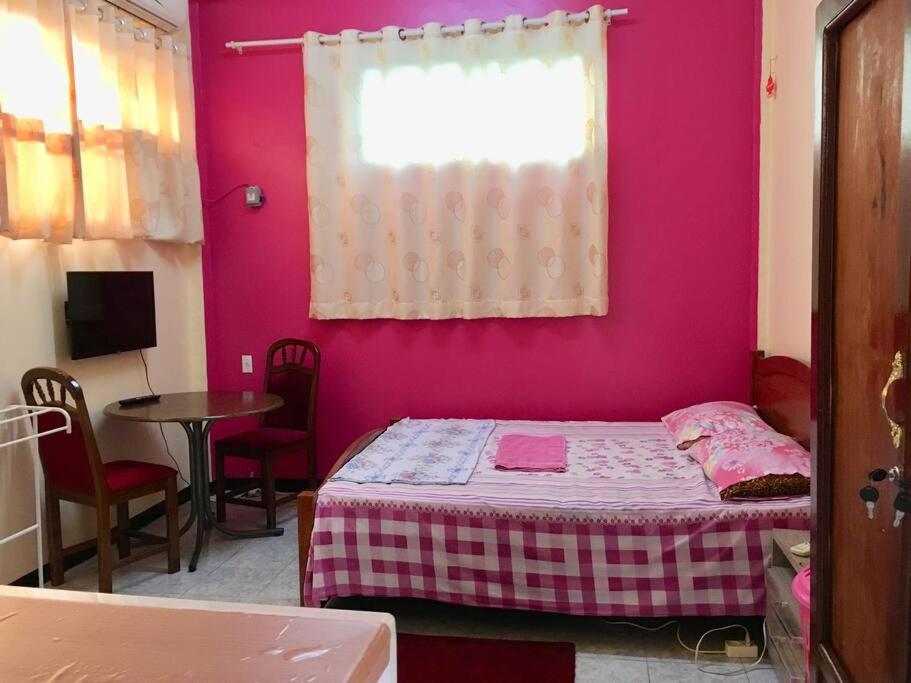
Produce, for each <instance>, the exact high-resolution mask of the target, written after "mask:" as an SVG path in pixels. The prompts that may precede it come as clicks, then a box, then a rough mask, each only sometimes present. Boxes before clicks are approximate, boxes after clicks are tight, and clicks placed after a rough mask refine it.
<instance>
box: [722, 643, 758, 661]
mask: <svg viewBox="0 0 911 683" xmlns="http://www.w3.org/2000/svg"><path fill="white" fill-rule="evenodd" d="M724 654H725V655H726V656H727V657H728V658H729V659H756V658H757V657H758V656H759V646H758V645H757V644H756V643H748V642H747V641H745V640H726V641H724Z"/></svg>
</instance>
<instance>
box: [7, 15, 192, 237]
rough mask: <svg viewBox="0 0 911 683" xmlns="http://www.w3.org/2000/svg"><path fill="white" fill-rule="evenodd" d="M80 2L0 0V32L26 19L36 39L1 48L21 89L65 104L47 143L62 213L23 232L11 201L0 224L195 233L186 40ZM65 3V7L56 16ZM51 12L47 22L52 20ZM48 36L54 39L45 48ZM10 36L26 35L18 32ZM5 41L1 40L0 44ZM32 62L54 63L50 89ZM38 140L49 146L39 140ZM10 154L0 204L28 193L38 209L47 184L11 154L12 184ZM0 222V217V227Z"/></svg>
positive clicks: (47, 233) (42, 174) (10, 231)
mask: <svg viewBox="0 0 911 683" xmlns="http://www.w3.org/2000/svg"><path fill="white" fill-rule="evenodd" d="M82 4H83V5H84V7H82V6H79V5H77V4H73V3H70V2H64V1H63V0H37V1H35V0H28V1H27V2H26V0H0V33H2V32H3V31H8V32H10V33H11V34H14V33H15V32H16V30H17V26H18V25H20V24H23V23H24V24H26V25H27V26H29V27H30V28H31V29H32V31H33V33H35V34H36V35H41V36H43V37H44V41H45V44H42V43H41V42H40V41H35V43H34V46H33V47H32V48H31V49H30V51H28V52H26V53H25V55H23V50H22V49H21V48H15V47H13V48H6V49H9V50H10V54H11V55H13V54H15V58H16V63H19V64H22V67H21V68H20V69H19V71H21V72H22V74H23V76H22V78H23V81H24V83H25V86H23V87H25V88H27V90H28V91H29V92H36V91H38V92H40V93H41V95H42V97H43V98H45V99H43V100H42V106H45V107H47V103H48V102H50V101H52V100H53V101H56V99H60V100H61V101H62V102H64V103H65V105H64V106H65V115H63V116H58V117H57V118H56V119H55V121H58V123H57V125H58V126H62V129H63V130H64V131H65V132H66V134H67V135H66V140H67V141H69V143H68V144H67V145H66V146H64V145H63V143H62V142H60V143H56V144H57V147H60V148H61V149H63V150H64V151H65V152H66V154H65V166H66V173H65V176H66V179H67V185H66V186H67V188H68V191H69V194H68V195H67V200H68V201H67V204H66V211H67V213H66V215H67V218H68V220H67V222H66V223H63V221H62V219H57V221H56V223H55V225H56V224H59V225H60V227H59V228H57V229H39V230H36V229H31V228H29V229H28V230H24V229H22V227H21V224H22V220H21V219H18V224H19V225H20V227H19V228H18V229H17V228H16V226H17V221H16V220H14V219H13V216H12V211H10V214H11V215H10V219H9V221H8V222H7V223H5V224H8V225H9V228H7V229H6V230H5V231H4V232H0V234H6V235H7V236H9V237H13V238H22V237H37V238H43V239H47V240H50V241H55V242H68V241H70V240H72V239H73V238H74V237H75V238H84V239H134V238H142V239H150V240H163V241H173V242H187V243H194V242H199V241H201V240H202V235H203V230H202V207H201V200H200V191H199V170H198V165H197V161H196V143H195V137H194V125H195V124H194V120H193V100H192V81H191V75H190V62H189V55H188V51H187V46H186V45H176V44H175V43H174V42H173V41H172V39H171V38H170V37H168V36H162V37H156V36H155V34H154V31H153V30H152V29H151V28H150V27H145V26H140V25H138V24H134V21H133V20H132V19H131V18H130V17H129V16H128V15H125V14H123V13H122V12H120V11H118V10H115V8H114V7H113V6H112V5H110V4H108V3H106V2H101V1H100V0H84V2H83V3H82ZM14 5H16V6H17V7H15V8H14V7H13V6H14ZM52 8H54V9H55V11H54V12H51V9H52ZM64 12H67V13H68V14H69V15H68V17H67V21H66V22H65V21H64ZM51 15H53V18H54V21H50V16H51ZM67 24H68V28H69V32H67ZM4 42H5V41H4ZM48 42H50V44H51V45H53V46H54V47H55V48H58V46H59V48H58V49H55V50H53V51H52V50H50V49H49V48H48V47H47V43H48ZM67 42H69V46H67ZM19 43H22V44H24V45H30V44H31V43H30V42H29V41H27V40H19V41H17V45H18V44H19ZM67 47H69V48H70V54H71V55H72V59H71V60H69V59H68V58H67ZM3 50H4V46H3V44H0V53H2V51H3ZM0 63H10V62H6V61H5V60H4V61H3V62H0ZM42 64H46V65H47V66H46V70H48V71H53V73H54V75H55V77H56V81H53V82H51V86H52V87H42V88H41V89H38V88H35V87H34V86H33V85H31V84H33V83H34V81H35V80H36V79H37V78H38V75H39V73H43V72H39V71H36V69H37V68H38V67H37V66H36V65H38V66H40V65H42ZM10 71H11V70H10ZM70 79H72V85H73V88H72V89H73V92H74V93H75V95H74V98H75V111H74V112H72V110H71V106H72V105H71V101H70V82H71V81H70ZM10 80H13V79H12V78H11V77H10V75H9V73H8V70H7V69H5V68H3V69H0V109H2V110H3V111H4V112H5V113H6V112H7V110H8V111H9V113H11V114H13V117H15V116H16V109H17V108H18V105H17V101H16V100H15V98H12V99H10V98H8V97H7V96H6V91H7V90H9V89H8V88H4V87H3V83H4V82H5V81H10ZM41 80H42V82H45V81H44V79H41ZM14 84H15V83H14ZM58 108H59V107H58ZM42 116H49V114H47V113H43V114H42ZM8 118H10V117H6V116H5V117H4V119H3V121H4V127H3V133H4V139H5V140H6V139H8V138H12V137H13V132H12V129H11V127H10V126H9V125H7V123H6V122H7V119H8ZM33 118H38V119H41V116H38V117H33ZM13 120H15V118H13ZM74 130H75V131H76V132H77V133H78V135H77V139H78V144H77V145H76V146H75V149H74V148H73V145H72V142H71V140H72V137H71V134H72V132H73V131H74ZM19 137H22V136H19ZM47 139H48V140H49V141H50V139H51V138H50V136H47ZM47 146H48V148H50V143H49V142H48V144H47ZM20 147H21V145H20ZM4 149H5V150H8V149H9V145H5V147H4ZM17 151H18V149H13V152H17ZM20 156H21V155H20ZM58 156H61V157H62V156H64V155H63V154H60V155H58ZM16 159H17V156H16V155H15V154H12V153H6V154H5V155H4V157H3V160H4V161H5V163H4V167H5V168H6V170H7V173H6V180H5V182H0V209H2V207H3V206H5V205H9V206H11V207H13V206H21V205H22V203H23V197H28V198H30V199H32V206H34V207H35V209H36V211H38V210H40V211H44V212H48V211H49V210H50V208H49V207H53V206H55V205H54V204H53V203H50V202H49V201H48V197H46V196H45V195H47V193H48V190H49V188H48V187H46V186H44V179H45V178H47V177H48V174H47V172H46V171H45V168H44V167H42V168H37V167H35V166H34V165H32V166H30V167H27V168H23V166H22V164H21V163H18V164H17V165H16V166H15V167H14V168H15V170H17V171H18V173H17V174H16V175H15V176H14V180H15V182H10V173H9V168H10V166H11V165H12V164H11V160H12V162H15V161H16ZM55 168H56V167H55ZM74 179H75V180H74ZM2 180H3V178H2V176H0V181H2ZM61 183H63V181H62V180H61ZM58 203H59V202H58ZM0 216H2V214H0ZM0 220H2V219H0ZM3 225H4V223H0V230H2V226H3Z"/></svg>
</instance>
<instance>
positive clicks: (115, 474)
mask: <svg viewBox="0 0 911 683" xmlns="http://www.w3.org/2000/svg"><path fill="white" fill-rule="evenodd" d="M176 474H177V470H175V469H174V468H173V467H168V466H167V465H157V464H155V463H153V462H140V461H138V460H115V461H113V462H107V463H105V464H104V477H105V479H107V482H108V488H109V489H111V493H116V492H120V491H127V490H129V489H133V488H136V487H138V486H145V485H146V484H154V483H155V482H159V481H164V480H165V479H167V478H168V477H173V476H175V475H176Z"/></svg>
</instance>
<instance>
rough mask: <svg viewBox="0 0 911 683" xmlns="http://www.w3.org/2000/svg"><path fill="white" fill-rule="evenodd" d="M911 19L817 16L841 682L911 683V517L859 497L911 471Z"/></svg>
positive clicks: (821, 232)
mask: <svg viewBox="0 0 911 683" xmlns="http://www.w3.org/2000/svg"><path fill="white" fill-rule="evenodd" d="M909 5H911V3H909V0H854V1H853V2H848V1H846V0H840V1H837V0H823V2H822V3H821V5H820V8H819V11H818V15H817V19H818V64H817V67H818V76H817V125H816V130H817V167H816V169H817V193H818V194H817V197H816V200H817V212H816V221H815V222H816V225H815V261H816V269H815V273H814V280H815V282H814V363H813V369H814V372H815V373H816V387H817V396H816V401H817V405H816V407H815V409H814V416H815V418H816V421H815V428H814V438H813V460H814V473H813V487H814V491H813V493H814V522H813V524H814V529H813V532H814V533H813V559H812V568H813V569H812V576H813V596H812V597H813V619H812V627H811V631H812V643H813V661H814V669H815V672H816V674H818V675H819V676H821V677H823V678H824V679H826V680H833V681H841V680H844V681H859V682H861V683H865V682H867V681H870V682H874V683H878V682H880V681H881V682H883V683H893V682H896V683H900V682H901V681H907V680H909V673H911V667H909V610H911V598H909V595H911V580H909V576H911V574H909V567H911V515H909V516H908V519H906V520H905V521H904V523H903V524H902V525H901V527H899V528H895V527H894V526H893V519H894V509H893V501H894V499H895V496H896V494H897V493H898V491H899V487H898V485H897V484H894V483H892V482H889V481H884V482H882V483H880V484H879V485H878V489H879V491H880V499H879V501H878V503H877V507H876V511H875V517H874V519H872V520H871V519H869V518H868V515H867V510H866V507H865V505H864V504H863V502H862V501H861V499H860V496H859V491H860V489H861V487H863V486H865V485H866V484H867V483H868V474H869V472H870V471H871V470H873V469H875V468H884V469H889V468H891V467H893V466H896V465H898V466H901V467H903V468H904V472H905V476H909V475H908V465H909V464H911V461H909V458H908V446H907V445H908V434H907V433H905V434H899V437H900V442H899V443H898V445H897V446H896V445H895V444H894V443H893V438H892V437H893V435H892V432H891V430H890V423H889V420H891V419H894V420H895V421H899V420H901V421H902V422H903V421H904V416H905V415H906V414H909V412H908V410H907V408H908V406H907V391H906V388H905V387H904V381H903V380H899V381H896V382H893V383H892V384H891V385H890V388H889V391H888V392H887V394H886V396H887V400H886V402H885V409H884V408H883V406H882V405H881V396H882V392H883V390H884V387H886V385H887V381H888V380H889V378H890V375H891V374H892V371H893V361H894V360H895V358H896V353H901V354H902V358H901V360H903V361H904V365H905V366H907V365H908V364H909V358H908V339H909V334H908V293H909V287H911V267H909V233H911V125H909V124H911V98H909V95H911V92H909V90H911V87H909V88H905V87H904V82H905V81H906V80H908V79H909V78H911V67H909V64H911V62H909V55H908V53H907V51H906V40H907V37H908V36H911V32H909V29H908V26H909V23H908V22H909V17H911V13H909ZM909 82H911V81H909ZM895 369H896V370H898V369H899V368H897V367H896V368H895ZM906 369H907V368H903V369H902V370H906ZM895 374H896V376H897V375H899V374H904V372H896V373H895ZM909 428H911V424H900V425H899V426H898V429H899V430H901V431H905V432H907V430H908V429H909Z"/></svg>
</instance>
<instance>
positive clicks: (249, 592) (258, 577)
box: [184, 567, 279, 602]
mask: <svg viewBox="0 0 911 683" xmlns="http://www.w3.org/2000/svg"><path fill="white" fill-rule="evenodd" d="M278 574H279V572H278V570H275V569H263V568H259V567H219V568H218V569H216V570H214V571H213V572H211V573H210V574H208V575H207V576H205V577H203V580H202V581H200V582H198V583H197V584H196V585H194V586H193V587H192V588H190V589H189V590H187V591H186V593H184V597H186V598H194V599H195V598H201V599H217V600H223V599H229V598H230V599H232V600H233V601H236V602H256V596H257V595H258V594H259V593H260V592H262V590H263V589H264V588H265V587H266V586H268V585H269V584H270V583H271V582H272V581H273V580H274V579H275V577H276V576H278Z"/></svg>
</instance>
